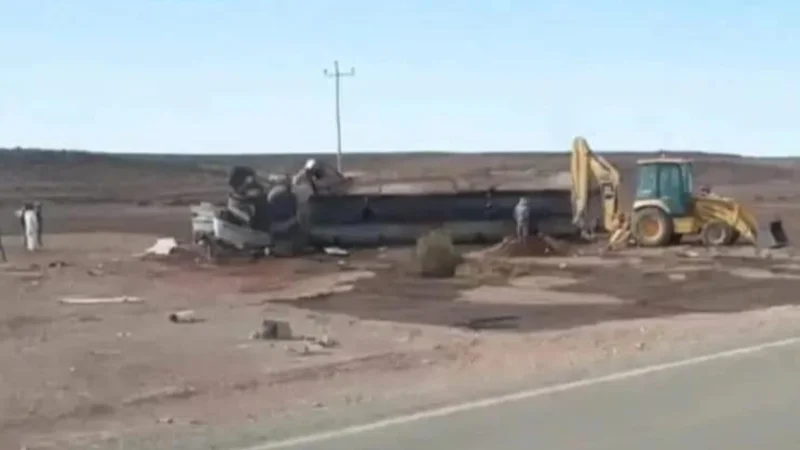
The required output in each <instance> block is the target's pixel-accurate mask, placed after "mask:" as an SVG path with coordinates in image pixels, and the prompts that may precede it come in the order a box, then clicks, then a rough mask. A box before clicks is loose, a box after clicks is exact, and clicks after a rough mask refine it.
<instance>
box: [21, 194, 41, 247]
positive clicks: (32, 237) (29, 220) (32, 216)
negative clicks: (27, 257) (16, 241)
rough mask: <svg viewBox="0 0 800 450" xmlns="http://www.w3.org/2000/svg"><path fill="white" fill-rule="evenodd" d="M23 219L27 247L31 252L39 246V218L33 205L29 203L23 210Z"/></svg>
mask: <svg viewBox="0 0 800 450" xmlns="http://www.w3.org/2000/svg"><path fill="white" fill-rule="evenodd" d="M22 220H23V221H24V223H25V247H26V248H27V249H28V251H29V252H34V251H36V250H37V249H38V248H39V239H38V236H39V220H38V218H37V217H36V210H35V209H34V208H33V205H27V207H26V208H25V210H24V211H23V212H22Z"/></svg>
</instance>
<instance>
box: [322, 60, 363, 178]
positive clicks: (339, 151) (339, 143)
mask: <svg viewBox="0 0 800 450" xmlns="http://www.w3.org/2000/svg"><path fill="white" fill-rule="evenodd" d="M324 74H325V76H326V77H329V78H333V79H334V84H335V85H336V168H337V169H338V170H339V172H342V116H341V113H340V112H339V103H340V101H339V99H340V97H341V93H340V91H341V87H340V80H341V79H342V77H352V76H355V74H356V70H355V69H354V68H352V67H351V68H350V70H349V71H347V72H340V71H339V61H334V62H333V72H330V71H328V69H325V70H324ZM342 173H343V172H342Z"/></svg>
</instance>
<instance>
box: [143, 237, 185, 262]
mask: <svg viewBox="0 0 800 450" xmlns="http://www.w3.org/2000/svg"><path fill="white" fill-rule="evenodd" d="M177 248H178V241H177V240H176V239H175V238H173V237H169V238H160V239H158V240H156V243H155V244H153V246H152V247H150V248H148V249H147V250H145V251H144V252H142V253H140V254H137V255H136V256H140V257H141V256H146V255H156V256H169V255H170V254H172V252H173V251H175V249H177Z"/></svg>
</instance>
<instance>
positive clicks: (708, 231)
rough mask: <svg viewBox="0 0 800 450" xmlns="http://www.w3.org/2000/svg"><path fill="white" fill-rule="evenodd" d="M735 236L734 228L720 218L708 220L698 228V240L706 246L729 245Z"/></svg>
mask: <svg viewBox="0 0 800 450" xmlns="http://www.w3.org/2000/svg"><path fill="white" fill-rule="evenodd" d="M735 237H737V236H736V230H734V229H733V227H731V226H730V225H728V224H727V223H725V222H723V221H721V220H712V221H709V222H707V223H706V224H705V225H703V228H702V229H701V230H700V240H702V241H703V245H705V246H707V247H721V246H723V245H731V244H732V243H733V240H734V238H735Z"/></svg>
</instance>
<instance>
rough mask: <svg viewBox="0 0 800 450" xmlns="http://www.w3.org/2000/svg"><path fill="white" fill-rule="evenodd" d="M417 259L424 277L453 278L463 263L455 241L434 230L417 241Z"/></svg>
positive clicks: (444, 233) (440, 231)
mask: <svg viewBox="0 0 800 450" xmlns="http://www.w3.org/2000/svg"><path fill="white" fill-rule="evenodd" d="M415 257H416V261H417V265H418V268H419V273H420V275H422V276H423V277H437V278H446V277H452V276H454V275H455V272H456V267H458V265H459V264H461V261H462V258H461V254H460V253H459V252H458V250H456V247H455V245H453V239H452V238H451V237H450V235H449V234H448V233H447V232H446V231H444V230H441V229H437V230H433V231H431V232H429V233H427V234H425V235H423V236H421V237H420V238H419V239H417V248H416V253H415Z"/></svg>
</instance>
